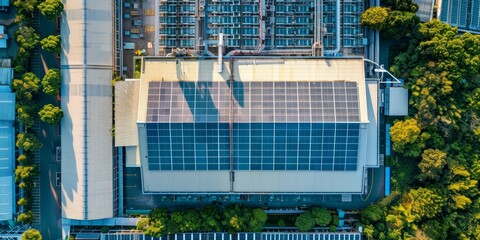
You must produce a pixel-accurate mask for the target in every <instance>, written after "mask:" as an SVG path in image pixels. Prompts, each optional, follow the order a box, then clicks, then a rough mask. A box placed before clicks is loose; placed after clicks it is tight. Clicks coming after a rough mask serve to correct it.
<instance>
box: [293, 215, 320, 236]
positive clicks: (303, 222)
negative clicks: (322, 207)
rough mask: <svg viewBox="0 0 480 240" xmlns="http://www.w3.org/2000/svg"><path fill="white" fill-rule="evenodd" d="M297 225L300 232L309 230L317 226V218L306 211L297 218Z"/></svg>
mask: <svg viewBox="0 0 480 240" xmlns="http://www.w3.org/2000/svg"><path fill="white" fill-rule="evenodd" d="M295 226H296V227H297V228H298V230H300V232H307V231H309V230H310V229H312V228H313V226H315V218H314V217H313V216H312V214H311V213H310V212H304V213H302V214H300V215H298V217H297V220H295Z"/></svg>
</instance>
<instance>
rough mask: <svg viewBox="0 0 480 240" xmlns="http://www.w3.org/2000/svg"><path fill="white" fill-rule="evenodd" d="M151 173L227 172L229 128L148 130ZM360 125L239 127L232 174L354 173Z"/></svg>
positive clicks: (159, 127)
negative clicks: (239, 172)
mask: <svg viewBox="0 0 480 240" xmlns="http://www.w3.org/2000/svg"><path fill="white" fill-rule="evenodd" d="M147 142H148V163H149V165H148V166H149V169H150V170H229V169H230V143H229V142H230V141H229V126H228V123H149V124H147ZM358 143H359V124H358V123H235V124H234V125H233V169H234V170H318V171H331V170H334V171H355V170H356V168H357V159H358V157H357V155H358Z"/></svg>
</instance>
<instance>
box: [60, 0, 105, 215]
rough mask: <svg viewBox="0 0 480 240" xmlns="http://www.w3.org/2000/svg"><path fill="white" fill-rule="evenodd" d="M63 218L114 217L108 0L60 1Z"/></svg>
mask: <svg viewBox="0 0 480 240" xmlns="http://www.w3.org/2000/svg"><path fill="white" fill-rule="evenodd" d="M64 4H65V9H64V12H63V17H62V18H61V19H62V22H61V36H62V59H61V64H62V68H61V69H62V70H61V71H62V86H61V97H62V101H61V104H62V109H63V111H64V117H63V119H62V121H61V127H62V134H61V136H62V189H61V191H62V216H63V217H64V218H70V219H80V220H93V219H103V218H111V217H113V170H112V164H113V162H112V147H113V146H112V136H111V132H110V130H111V128H112V86H111V79H112V64H113V61H112V59H113V55H112V54H113V53H112V44H113V43H112V41H113V39H112V38H113V37H112V36H113V30H112V11H113V9H112V1H111V0H110V1H95V0H83V1H74V0H64Z"/></svg>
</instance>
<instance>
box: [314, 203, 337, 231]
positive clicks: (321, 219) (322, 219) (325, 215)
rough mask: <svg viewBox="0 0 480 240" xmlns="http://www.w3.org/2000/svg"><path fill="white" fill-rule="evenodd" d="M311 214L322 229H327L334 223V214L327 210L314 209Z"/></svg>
mask: <svg viewBox="0 0 480 240" xmlns="http://www.w3.org/2000/svg"><path fill="white" fill-rule="evenodd" d="M311 213H312V216H313V218H314V219H315V224H316V225H318V226H320V227H325V226H327V225H328V224H329V223H330V222H331V221H332V214H330V211H329V210H328V209H326V208H320V207H313V208H312V209H311Z"/></svg>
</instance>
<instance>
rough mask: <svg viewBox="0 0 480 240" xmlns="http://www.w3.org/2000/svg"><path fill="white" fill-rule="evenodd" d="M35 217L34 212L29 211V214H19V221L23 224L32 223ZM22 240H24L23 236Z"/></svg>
mask: <svg viewBox="0 0 480 240" xmlns="http://www.w3.org/2000/svg"><path fill="white" fill-rule="evenodd" d="M33 217H34V216H33V212H32V211H31V210H29V211H28V212H25V213H20V214H18V217H17V221H18V222H23V223H32V221H33ZM22 239H24V238H23V236H22Z"/></svg>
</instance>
